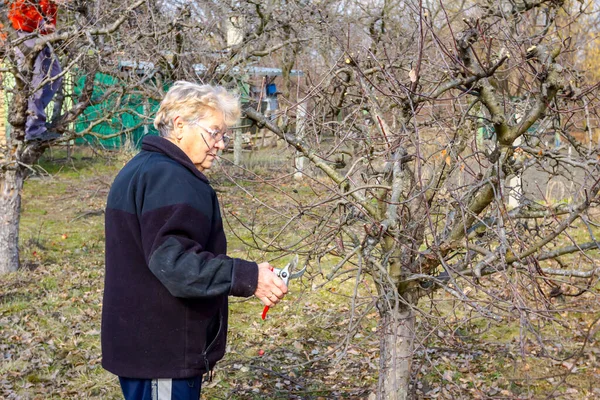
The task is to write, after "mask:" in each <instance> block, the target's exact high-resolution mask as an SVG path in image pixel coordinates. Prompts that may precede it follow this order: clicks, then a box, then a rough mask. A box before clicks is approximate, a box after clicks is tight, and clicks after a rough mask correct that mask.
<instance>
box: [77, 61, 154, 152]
mask: <svg viewBox="0 0 600 400" xmlns="http://www.w3.org/2000/svg"><path fill="white" fill-rule="evenodd" d="M85 79H86V78H85V77H84V76H81V77H79V78H78V79H77V81H76V84H75V88H74V93H75V95H76V96H79V95H80V94H81V91H82V90H83V87H84V84H85ZM125 84H126V82H124V81H122V80H120V79H119V78H117V77H115V76H112V75H108V74H103V73H97V74H96V76H95V78H94V89H93V92H92V103H97V104H94V105H92V106H89V107H87V108H86V109H85V110H84V111H83V113H82V114H81V115H80V116H79V118H78V119H77V122H76V123H75V131H76V132H77V133H79V134H82V135H83V136H82V137H80V138H78V139H77V140H76V143H77V144H84V143H89V144H93V145H100V146H103V147H106V148H112V149H114V148H120V147H123V146H124V145H125V144H126V143H130V145H133V146H135V147H138V148H139V146H140V144H141V140H142V137H143V136H145V135H158V132H157V131H156V129H155V128H154V126H153V125H152V116H153V115H154V114H155V113H156V110H157V109H158V102H157V101H155V100H152V99H148V98H146V97H144V96H143V95H141V94H136V93H133V94H125V95H124V94H123V93H122V91H121V88H122V87H123V86H124V85H125ZM87 132H90V134H85V133H87Z"/></svg>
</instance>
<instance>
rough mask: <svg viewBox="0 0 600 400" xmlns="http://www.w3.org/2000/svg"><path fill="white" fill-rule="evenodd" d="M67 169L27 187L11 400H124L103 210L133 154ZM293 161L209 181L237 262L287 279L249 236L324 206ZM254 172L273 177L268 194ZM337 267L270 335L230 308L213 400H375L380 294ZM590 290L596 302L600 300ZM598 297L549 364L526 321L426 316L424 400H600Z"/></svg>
mask: <svg viewBox="0 0 600 400" xmlns="http://www.w3.org/2000/svg"><path fill="white" fill-rule="evenodd" d="M65 155H66V153H65V150H64V149H62V148H53V149H51V151H48V152H47V153H46V155H45V156H44V158H43V159H42V160H41V162H40V164H39V165H37V166H36V167H35V169H36V173H35V174H32V176H30V177H29V178H28V180H27V181H26V184H25V189H24V192H23V208H22V210H23V212H22V218H21V233H20V250H21V260H22V268H21V270H20V271H18V272H16V273H12V274H8V275H5V276H2V277H0V398H4V399H82V398H84V399H118V398H121V396H120V390H119V387H118V383H117V379H116V377H114V376H113V375H111V374H109V373H108V372H106V371H104V370H103V369H102V367H101V364H100V362H101V353H100V335H99V334H100V315H101V307H102V288H103V274H104V270H103V262H104V227H103V221H104V215H103V209H104V206H105V200H106V195H107V193H108V190H109V188H110V184H111V182H112V180H113V178H114V176H115V174H116V173H117V172H118V170H119V169H120V168H121V167H122V166H123V165H124V163H125V162H126V161H127V160H128V159H129V158H130V157H131V155H132V153H131V152H118V153H115V152H108V151H98V150H96V151H91V150H90V149H89V148H76V149H74V152H73V156H72V158H70V159H66V158H65ZM292 156H293V153H292V152H289V153H288V152H286V151H285V150H283V149H267V150H261V151H259V152H255V153H253V154H252V156H251V157H248V156H247V157H246V159H245V163H246V166H247V170H246V171H241V170H238V169H234V168H233V167H231V166H229V165H228V164H227V163H223V165H222V166H220V167H217V168H215V170H214V171H212V172H211V173H210V176H209V178H210V179H211V180H212V181H213V185H214V186H215V188H216V189H217V191H218V193H219V196H220V200H221V203H222V207H223V212H224V216H225V218H226V223H225V228H226V230H227V235H228V238H229V249H230V255H231V256H235V257H242V258H247V259H255V260H265V259H268V260H272V262H273V264H275V265H284V264H285V262H286V261H287V260H288V259H290V258H291V256H289V255H285V254H279V253H277V252H264V251H259V250H255V249H252V248H251V247H249V246H248V245H247V244H248V243H255V241H256V236H255V235H253V234H252V233H251V232H250V231H248V230H247V229H246V228H245V227H247V226H249V225H252V226H253V227H254V229H255V230H257V231H260V232H261V233H263V234H267V235H268V234H269V233H270V232H273V233H275V232H278V229H279V227H278V226H276V222H274V221H273V218H272V216H273V212H277V210H282V211H283V210H285V209H286V208H287V207H289V197H290V196H310V195H313V187H311V186H309V184H308V183H307V182H306V181H301V182H298V181H294V180H293V179H292V178H291V175H290V173H291V165H292V158H291V157H292ZM255 172H256V173H258V174H259V175H260V176H263V177H264V176H269V180H268V184H265V182H264V181H262V180H259V179H257V178H256V175H255V174H254V173H255ZM227 176H231V177H233V178H234V179H233V180H231V179H228V178H227ZM272 185H276V186H277V187H278V190H276V191H274V190H272ZM261 202H264V203H266V204H268V205H269V207H270V209H269V208H266V207H263V206H261ZM308 228H309V227H307V226H302V227H301V228H299V229H300V230H299V233H302V232H306V231H307V230H308ZM288 235H289V234H288ZM280 239H283V240H284V241H285V239H286V237H285V236H284V237H283V238H280ZM289 239H290V242H291V241H292V239H293V237H292V236H290V237H289ZM262 244H264V243H262ZM258 245H261V243H258ZM261 247H263V246H261ZM596 256H597V255H596ZM335 261H336V260H329V259H324V260H323V262H322V263H321V264H320V269H319V270H316V269H315V268H312V269H309V271H308V272H307V274H306V275H305V277H303V279H302V280H299V281H292V283H291V287H290V294H289V295H288V296H287V298H286V299H285V300H284V301H283V302H282V303H281V304H280V305H279V306H278V307H275V308H273V309H272V310H271V311H270V312H269V315H268V319H267V320H266V321H261V319H260V314H261V311H262V306H261V304H260V302H259V301H258V300H257V299H254V298H251V299H247V300H245V299H232V304H231V310H230V321H231V324H230V328H229V346H228V352H227V355H226V357H225V358H224V359H223V360H222V361H221V362H220V363H219V364H218V365H217V368H216V370H215V375H214V378H213V380H212V381H211V382H206V383H205V384H204V387H203V395H202V398H203V399H344V398H345V399H368V398H369V396H370V395H371V393H373V392H374V391H375V390H376V385H377V370H378V364H379V338H378V328H377V315H378V314H377V311H376V309H375V308H374V304H375V299H376V296H375V295H376V293H375V290H374V287H373V285H372V284H371V282H370V281H369V279H368V278H363V277H361V278H360V279H356V277H355V276H352V275H351V274H349V275H348V279H346V280H345V281H343V282H339V281H338V282H328V281H327V280H326V279H325V277H326V275H327V272H328V271H327V268H330V267H331V266H332V265H334V263H335ZM487 284H488V285H490V287H492V286H494V281H493V280H492V281H488V283H487ZM495 284H497V285H498V287H501V286H502V285H501V282H496V283H495ZM355 289H357V290H358V294H357V295H355ZM592 290H593V291H594V292H593V294H594V295H596V296H597V295H598V288H595V289H592ZM587 296H592V294H590V295H586V294H584V295H582V296H580V297H574V298H568V300H567V303H565V306H564V307H563V308H564V312H562V313H560V314H559V315H557V322H556V325H555V326H554V327H553V330H554V332H555V333H554V335H553V336H551V337H547V341H546V342H545V349H548V348H552V349H554V350H555V351H553V352H552V354H548V353H547V351H546V350H542V349H541V348H540V347H539V345H538V344H537V343H536V342H535V341H532V340H529V339H528V338H527V337H525V338H523V337H522V330H521V329H520V326H519V320H518V319H514V320H503V321H497V322H494V321H487V320H478V319H473V320H472V321H470V323H468V324H465V323H464V321H465V318H464V311H463V310H462V309H461V308H460V307H458V306H457V305H456V304H455V303H454V301H453V300H452V298H451V297H450V296H449V295H448V294H446V293H444V292H441V291H440V292H438V293H437V294H436V295H435V296H433V297H432V298H431V299H429V300H428V302H429V304H423V305H422V306H423V307H422V308H423V309H425V310H428V312H430V313H431V314H436V313H439V316H438V318H439V320H440V326H441V325H442V323H443V326H444V330H441V329H440V330H438V329H432V327H431V325H430V322H428V323H427V324H425V322H423V321H421V322H420V323H419V324H418V325H419V328H420V329H422V330H423V332H425V331H426V332H427V334H424V333H419V334H418V335H417V337H418V346H417V352H416V354H415V358H414V360H415V365H414V379H413V382H414V387H413V394H414V398H418V399H432V398H439V399H447V398H457V399H488V398H498V399H500V398H503V399H544V398H562V399H578V400H579V399H594V398H598V397H600V388H599V387H598V385H597V382H599V381H600V367H599V364H598V361H597V360H598V358H599V357H600V349H599V346H598V341H599V340H600V334H599V331H600V329H598V326H599V323H598V318H599V317H600V316H599V314H598V309H597V308H592V309H591V308H590V304H591V303H590V301H589V297H587ZM424 300H425V299H424ZM358 315H360V316H362V317H361V318H356V316H358ZM426 325H427V326H426ZM350 326H351V328H350Z"/></svg>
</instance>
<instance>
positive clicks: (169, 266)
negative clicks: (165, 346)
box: [137, 174, 258, 298]
mask: <svg viewBox="0 0 600 400" xmlns="http://www.w3.org/2000/svg"><path fill="white" fill-rule="evenodd" d="M141 186H142V187H141V188H140V193H139V194H138V195H137V196H138V201H137V203H138V204H139V205H140V207H139V208H138V210H140V211H141V212H140V214H139V215H138V217H139V220H140V231H141V236H142V245H143V248H144V254H145V257H146V261H147V263H148V267H149V268H150V270H151V271H152V273H153V274H154V275H155V276H156V277H157V278H158V279H159V280H160V281H161V282H162V284H163V285H164V286H165V287H166V288H167V289H168V290H169V292H170V293H171V294H172V295H173V296H176V297H182V298H208V297H214V296H221V295H232V296H239V297H248V296H251V295H252V294H254V292H255V291H256V286H257V282H258V266H257V264H256V263H254V262H249V261H245V260H242V259H237V258H231V257H228V256H226V255H224V254H220V255H216V254H213V253H212V252H210V251H208V250H207V249H206V247H208V244H209V243H210V241H211V240H219V238H218V237H215V236H222V237H223V240H224V235H223V233H222V231H221V232H214V231H213V226H214V224H212V222H211V221H212V220H213V218H220V215H212V213H213V212H217V213H218V207H214V206H213V201H216V197H214V194H213V193H214V192H212V189H211V188H210V187H209V186H208V185H207V184H206V185H204V184H202V185H201V186H205V190H200V191H198V190H193V186H191V185H189V182H184V181H178V179H177V177H173V176H167V174H162V175H159V176H154V177H153V178H152V179H150V180H146V181H145V183H144V184H142V185H141ZM195 187H196V189H197V187H198V185H196V186H195Z"/></svg>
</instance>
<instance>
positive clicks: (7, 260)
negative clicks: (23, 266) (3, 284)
mask: <svg viewBox="0 0 600 400" xmlns="http://www.w3.org/2000/svg"><path fill="white" fill-rule="evenodd" d="M21 189H23V171H22V170H21V169H20V168H17V169H16V170H12V169H10V170H5V171H3V173H2V174H1V175H0V275H2V274H6V273H8V272H13V271H16V270H17V269H19V216H20V214H21Z"/></svg>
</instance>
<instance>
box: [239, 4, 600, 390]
mask: <svg viewBox="0 0 600 400" xmlns="http://www.w3.org/2000/svg"><path fill="white" fill-rule="evenodd" d="M344 6H345V7H344V8H343V9H342V7H339V3H337V4H336V3H331V4H329V5H326V4H325V5H321V6H319V7H317V9H318V13H315V15H318V16H319V18H318V19H314V20H313V21H312V24H311V27H312V28H313V29H314V32H317V31H318V32H319V33H320V34H319V37H320V38H321V40H323V39H322V38H323V37H325V36H328V37H329V38H330V39H329V40H323V41H322V42H321V46H322V47H321V48H319V52H320V54H321V55H322V56H321V57H316V58H317V59H318V60H319V61H320V62H319V63H315V62H314V61H315V60H314V59H313V65H320V66H321V67H322V68H321V69H317V70H314V69H313V70H311V71H310V73H309V75H310V76H309V78H310V79H311V81H310V83H311V84H310V85H308V86H307V87H305V88H304V94H305V96H306V97H305V98H303V99H302V100H303V101H305V102H308V104H309V107H308V112H307V122H306V123H307V131H308V132H311V134H307V135H305V137H304V138H299V137H297V136H295V134H294V133H293V132H294V130H293V126H292V125H289V126H283V127H280V126H276V125H274V124H272V123H270V122H269V121H267V120H266V119H265V118H264V117H263V116H262V115H260V114H259V113H257V112H256V111H255V110H253V109H250V108H248V109H247V110H246V114H247V116H248V117H250V118H252V119H253V120H255V121H256V122H257V123H258V124H260V125H264V126H266V127H268V128H269V129H271V130H272V131H273V132H275V133H276V134H278V135H279V136H280V137H281V138H282V139H284V140H285V141H286V142H287V143H288V144H289V145H290V146H292V147H293V148H294V149H295V150H297V151H298V152H300V153H302V154H303V155H304V156H305V157H306V158H307V159H308V160H310V161H311V163H312V165H313V166H314V169H313V170H312V172H307V176H306V180H307V181H309V182H313V183H314V185H313V186H314V193H315V195H316V196H317V198H315V199H312V201H311V200H309V199H307V200H306V201H302V200H297V202H298V204H297V210H298V212H297V213H292V215H289V213H288V214H287V215H288V218H289V219H288V220H286V221H282V223H281V226H282V232H284V231H286V230H293V229H297V224H296V223H295V222H296V221H299V220H302V221H306V220H307V219H310V220H312V221H313V226H314V228H313V229H312V231H313V234H312V235H310V236H307V237H305V238H302V240H300V241H299V242H297V243H295V244H294V245H293V246H292V247H293V251H299V252H301V253H304V254H305V255H306V256H307V257H308V258H309V259H310V260H312V261H311V262H312V263H313V265H314V266H315V268H318V266H319V265H320V260H321V259H322V258H323V257H325V256H326V255H328V256H330V257H334V258H337V260H338V262H337V264H336V265H335V266H334V268H333V271H322V272H323V273H324V274H326V275H327V276H328V278H330V279H336V277H342V276H343V277H347V276H348V274H354V275H355V276H357V279H359V277H360V276H362V275H368V276H370V277H371V278H372V279H373V282H374V284H375V286H376V288H377V293H378V294H379V297H378V299H377V301H376V302H375V304H374V306H375V307H376V308H377V310H378V311H379V315H380V324H379V334H380V337H381V345H380V350H381V363H380V367H381V371H380V378H379V391H378V398H380V399H405V398H408V397H410V394H409V387H410V386H409V382H410V376H411V360H412V359H413V356H414V354H415V351H416V350H417V349H418V346H419V343H420V338H422V337H423V336H421V335H422V334H423V333H422V332H419V330H418V329H417V325H418V326H419V327H420V329H423V328H425V327H434V326H435V327H436V328H435V329H434V330H433V331H435V330H436V329H438V328H439V324H438V323H437V322H436V315H437V313H436V310H435V309H433V310H432V309H431V306H430V303H428V302H426V301H424V300H425V299H434V298H435V296H439V294H438V293H437V292H440V291H444V292H445V293H446V294H447V295H450V296H451V297H452V298H454V299H455V300H456V301H458V302H460V303H461V304H462V306H461V307H463V308H462V309H463V311H464V312H465V313H467V312H468V313H469V315H472V314H473V313H474V314H476V315H478V316H479V317H481V318H485V319H487V320H489V321H491V322H492V323H494V321H503V320H510V319H511V318H518V319H519V320H520V321H521V329H522V334H521V337H522V338H526V337H527V338H530V339H532V340H534V341H536V342H538V343H539V344H540V345H541V346H544V341H543V339H542V337H543V329H540V323H534V322H533V320H532V318H531V317H532V316H535V318H534V319H536V320H537V319H538V318H539V319H542V320H544V321H545V323H547V324H548V325H551V324H552V321H553V320H554V317H555V315H556V313H557V312H559V311H560V310H561V307H560V305H558V304H557V303H555V302H553V299H554V298H565V296H579V295H582V294H583V293H586V292H588V293H589V291H590V288H593V287H594V285H595V284H597V282H598V279H597V275H598V273H599V272H600V269H599V266H598V264H597V262H596V261H595V259H594V258H595V257H594V256H593V255H590V253H589V252H590V251H592V253H591V254H597V253H595V252H596V251H597V250H598V249H600V247H599V243H598V241H597V238H596V236H595V235H596V234H597V226H598V225H597V221H595V220H594V216H593V215H594V214H593V213H592V212H591V211H590V210H591V209H593V207H594V206H596V205H597V203H598V199H599V197H598V191H599V190H600V180H599V179H598V173H599V172H600V171H599V167H598V161H597V160H598V154H599V153H598V143H597V142H590V143H587V144H584V142H585V141H587V140H589V137H588V136H587V135H584V136H582V135H580V132H581V131H584V132H585V127H586V126H587V127H588V128H587V129H591V126H597V125H598V115H597V90H596V88H597V86H595V85H594V84H593V83H592V84H589V83H588V82H586V81H585V79H584V78H583V75H582V73H581V72H580V71H578V70H577V65H576V64H575V62H574V59H576V57H574V53H577V51H578V50H577V49H578V44H577V43H578V40H580V39H581V38H582V36H581V35H579V34H578V33H577V30H575V29H573V28H572V27H573V26H574V24H577V23H578V22H579V21H584V20H586V18H588V17H590V15H591V14H592V13H594V12H597V9H595V8H594V4H593V3H591V4H587V5H581V4H580V3H569V2H566V1H554V0H552V1H550V0H548V1H545V0H540V1H526V2H520V1H516V2H515V1H510V2H509V1H506V2H505V1H499V2H498V1H495V2H491V1H489V2H487V1H480V2H464V3H462V4H458V3H450V4H448V3H446V2H443V3H442V2H439V3H431V4H430V5H429V6H428V7H425V5H424V3H423V2H394V1H381V2H369V4H366V2H360V1H356V2H344ZM305 15H306V14H305ZM323 21H328V22H325V23H323ZM319 23H320V25H319ZM567 27H571V28H570V29H572V31H571V33H572V35H570V36H568V37H565V36H564V35H563V32H564V30H565V29H566V28H567ZM323 47H324V48H323ZM325 54H326V55H325ZM303 56H304V57H309V55H308V54H305V55H303ZM313 56H314V54H313ZM304 69H305V70H309V68H304ZM586 121H587V122H586ZM556 187H562V188H564V191H563V192H562V194H561V195H558V196H557V193H556V192H553V188H556ZM511 199H512V202H510V201H509V200H511ZM511 204H512V205H511ZM305 223H306V222H305ZM575 232H579V234H575ZM278 236H279V235H278ZM281 236H285V235H281ZM257 243H261V245H260V246H259V247H260V248H262V249H263V250H265V251H281V250H282V249H285V248H287V247H288V246H289V245H290V244H289V243H274V241H273V240H269V239H267V238H263V240H262V241H261V240H257ZM573 254H579V256H578V257H573ZM568 260H578V261H577V262H576V263H574V262H572V261H568ZM349 266H351V267H349ZM498 286H499V287H498ZM473 288H476V289H475V290H473ZM593 293H594V292H593V291H592V292H591V293H589V296H590V297H589V298H590V301H591V302H592V304H593V302H594V301H597V298H596V297H594V294H593ZM353 310H354V311H356V310H355V309H353ZM366 312H368V311H366ZM430 314H435V315H431V318H429V317H430ZM417 316H419V319H417ZM358 318H360V316H358V315H355V316H354V319H351V320H356V319H358ZM542 325H543V324H542ZM442 328H443V327H442ZM428 332H430V331H428Z"/></svg>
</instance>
